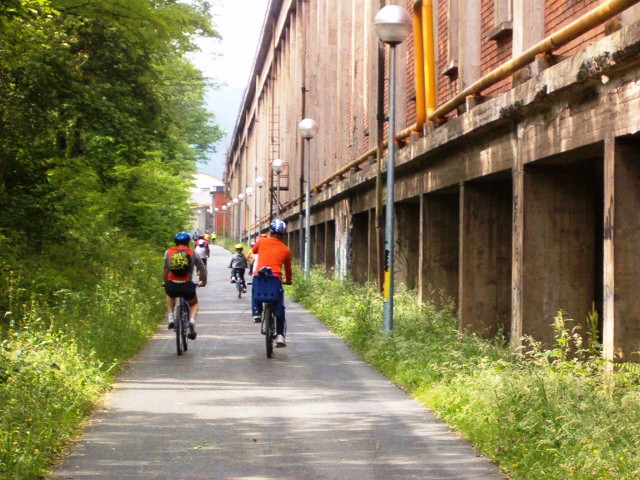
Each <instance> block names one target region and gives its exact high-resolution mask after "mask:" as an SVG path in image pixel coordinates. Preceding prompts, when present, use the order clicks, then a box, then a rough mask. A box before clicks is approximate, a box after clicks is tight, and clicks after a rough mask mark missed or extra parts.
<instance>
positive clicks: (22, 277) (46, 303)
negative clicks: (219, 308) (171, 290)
mask: <svg viewBox="0 0 640 480" xmlns="http://www.w3.org/2000/svg"><path fill="white" fill-rule="evenodd" d="M98 248H100V254H99V255H88V254H86V255H87V256H86V257H83V255H85V254H84V253H83V252H82V251H73V250H72V249H70V248H68V249H66V250H65V249H63V248H62V247H60V251H55V247H52V250H49V251H48V255H47V256H46V257H45V256H44V255H43V256H42V257H37V258H34V257H30V258H28V259H27V260H26V261H25V260H21V261H20V262H10V261H7V260H5V261H4V262H3V264H2V271H3V275H2V280H0V287H1V289H2V291H4V292H6V293H7V294H6V295H3V296H2V298H0V307H1V310H2V314H3V316H2V322H0V326H1V327H2V328H1V334H2V335H1V337H0V338H1V341H2V344H1V346H0V478H3V479H38V478H42V477H43V475H45V474H46V472H47V470H48V468H50V466H51V465H52V463H53V462H54V461H55V460H56V459H57V458H58V457H59V455H60V454H61V453H62V452H63V450H64V448H65V446H66V445H67V444H68V442H69V440H70V438H71V437H72V436H73V435H74V434H75V433H77V428H78V424H79V423H80V422H81V421H82V419H83V418H85V417H86V416H87V415H88V414H89V413H90V412H91V410H92V408H93V407H94V406H95V405H96V403H97V402H98V401H99V400H100V399H101V396H102V395H103V393H104V392H105V390H106V389H107V388H108V387H109V385H110V384H111V380H112V377H113V374H114V373H115V372H116V371H117V370H118V368H119V366H120V364H121V362H122V361H123V360H124V359H126V358H128V357H130V356H131V355H132V354H134V353H135V352H137V351H138V350H139V348H140V347H141V346H142V345H143V344H144V343H145V341H146V340H147V338H148V337H149V335H150V334H151V333H152V332H153V331H154V330H155V328H156V326H157V323H158V320H159V319H160V318H162V310H163V291H162V288H160V283H161V282H160V280H159V279H160V278H161V273H160V268H161V258H162V257H161V256H160V253H161V252H157V253H156V254H153V253H152V254H149V253H146V252H145V251H143V249H142V248H135V247H132V245H131V244H125V243H124V242H122V241H118V240H114V241H112V242H105V243H104V244H102V245H100V247H96V249H98ZM69 258H71V259H73V260H74V261H73V262H71V261H69V260H68V259H69Z"/></svg>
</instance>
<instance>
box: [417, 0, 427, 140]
mask: <svg viewBox="0 0 640 480" xmlns="http://www.w3.org/2000/svg"><path fill="white" fill-rule="evenodd" d="M422 8H423V1H422V0H416V1H415V2H413V50H414V78H415V84H416V123H415V125H414V128H415V132H416V133H417V134H418V135H423V134H424V124H425V122H426V120H427V112H426V104H427V103H426V100H425V93H424V84H425V76H424V73H425V72H426V69H427V67H426V65H425V63H424V52H425V49H424V45H425V43H424V38H423V33H424V34H426V33H428V32H423V31H422V26H423V21H422Z"/></svg>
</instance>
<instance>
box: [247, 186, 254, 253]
mask: <svg viewBox="0 0 640 480" xmlns="http://www.w3.org/2000/svg"><path fill="white" fill-rule="evenodd" d="M245 192H246V193H247V245H251V219H252V218H253V217H252V216H251V200H250V198H251V197H252V196H253V187H247V189H246V190H245ZM254 213H255V212H254Z"/></svg>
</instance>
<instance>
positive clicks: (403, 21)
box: [373, 5, 412, 333]
mask: <svg viewBox="0 0 640 480" xmlns="http://www.w3.org/2000/svg"><path fill="white" fill-rule="evenodd" d="M373 23H374V28H375V31H376V35H378V38H379V39H380V40H381V41H382V42H384V43H386V44H387V45H389V47H390V50H389V147H388V148H387V154H388V157H387V205H386V208H385V235H384V309H383V314H384V325H383V328H384V331H385V333H391V332H392V331H393V268H394V255H395V253H394V237H395V235H394V221H395V219H394V211H393V209H394V198H395V191H394V182H395V154H396V148H395V146H396V132H395V126H396V112H395V95H396V87H395V81H396V79H395V75H396V65H395V62H396V46H398V45H399V44H401V43H402V42H403V41H404V39H405V38H407V35H409V33H410V32H411V23H412V22H411V16H410V15H409V12H407V10H406V9H405V8H403V7H401V6H399V5H387V6H386V7H383V8H381V9H380V10H379V11H378V13H377V14H376V16H375V19H374V20H373Z"/></svg>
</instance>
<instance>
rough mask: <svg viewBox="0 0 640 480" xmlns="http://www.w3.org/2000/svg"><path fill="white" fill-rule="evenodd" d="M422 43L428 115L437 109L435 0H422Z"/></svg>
mask: <svg viewBox="0 0 640 480" xmlns="http://www.w3.org/2000/svg"><path fill="white" fill-rule="evenodd" d="M414 31H415V30H414ZM422 42H423V43H422V45H423V48H424V53H423V56H424V78H423V82H424V84H425V90H426V109H427V116H430V115H432V114H433V112H434V111H435V110H436V62H435V47H434V44H433V43H434V42H433V0H422Z"/></svg>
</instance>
